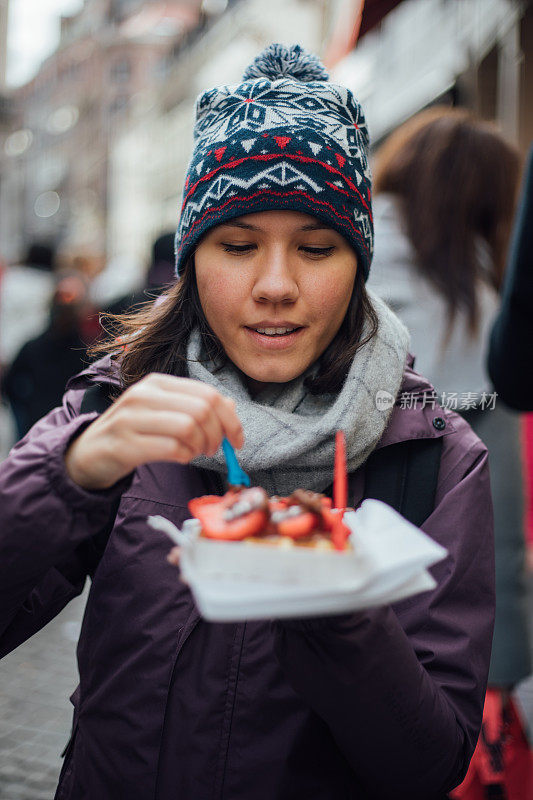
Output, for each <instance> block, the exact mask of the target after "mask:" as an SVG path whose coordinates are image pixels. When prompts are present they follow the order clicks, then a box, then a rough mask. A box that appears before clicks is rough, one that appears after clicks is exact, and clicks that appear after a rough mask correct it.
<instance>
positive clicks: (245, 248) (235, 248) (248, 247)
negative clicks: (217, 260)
mask: <svg viewBox="0 0 533 800" xmlns="http://www.w3.org/2000/svg"><path fill="white" fill-rule="evenodd" d="M222 247H223V248H224V250H225V252H226V253H250V252H251V251H252V250H253V249H254V248H255V244H230V243H229V242H222Z"/></svg>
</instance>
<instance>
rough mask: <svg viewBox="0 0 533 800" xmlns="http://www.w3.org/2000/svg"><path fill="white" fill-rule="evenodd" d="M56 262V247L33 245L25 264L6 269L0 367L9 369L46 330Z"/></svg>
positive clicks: (0, 291) (0, 302)
mask: <svg viewBox="0 0 533 800" xmlns="http://www.w3.org/2000/svg"><path fill="white" fill-rule="evenodd" d="M55 262H56V252H55V248H54V246H53V245H52V244H50V243H49V242H44V241H34V242H32V243H31V244H30V246H29V247H28V252H27V254H26V257H25V259H24V261H23V262H22V263H20V264H14V265H10V266H8V267H7V268H6V269H5V271H4V273H3V276H2V281H1V284H0V366H2V367H4V368H5V367H6V366H7V365H9V364H10V363H11V362H12V361H13V359H14V358H15V356H16V354H17V353H18V351H19V350H20V348H21V347H22V345H23V344H24V343H25V342H27V341H28V339H31V338H32V337H33V336H36V335H37V334H38V333H41V331H42V330H43V329H44V328H45V327H46V321H47V317H48V308H49V305H50V299H51V297H52V293H53V291H54V283H55V280H54V269H55Z"/></svg>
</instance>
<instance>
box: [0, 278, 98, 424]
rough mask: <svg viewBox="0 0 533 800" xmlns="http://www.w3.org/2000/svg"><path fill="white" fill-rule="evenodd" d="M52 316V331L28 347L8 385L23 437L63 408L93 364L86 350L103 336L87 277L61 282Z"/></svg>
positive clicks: (10, 370) (10, 372)
mask: <svg viewBox="0 0 533 800" xmlns="http://www.w3.org/2000/svg"><path fill="white" fill-rule="evenodd" d="M48 314H49V322H48V326H47V327H46V328H45V330H44V331H43V332H42V333H41V334H40V335H39V336H37V337H36V338H34V339H30V341H29V342H26V344H24V345H23V346H22V348H21V350H20V351H19V353H18V354H17V356H16V357H15V359H14V361H13V363H12V364H11V366H10V367H9V368H8V369H7V371H6V374H5V377H4V379H3V381H2V391H3V394H4V395H5V397H6V398H7V399H8V400H9V403H10V405H11V410H12V412H13V416H14V417H15V423H16V429H17V435H18V438H22V437H23V436H24V435H25V434H26V433H27V432H28V430H29V429H30V428H31V427H32V425H34V423H35V422H37V420H39V419H41V417H42V416H44V414H46V413H48V411H50V410H51V409H52V408H54V407H55V406H57V405H60V404H61V398H62V396H63V392H64V390H65V385H66V383H67V381H68V379H69V378H70V377H71V376H72V375H75V374H76V373H77V372H79V371H80V370H81V369H83V368H84V366H86V365H87V356H86V347H87V345H89V344H91V343H92V342H93V341H94V338H95V334H97V333H98V331H99V328H98V327H97V326H96V327H95V326H94V316H95V315H94V311H93V309H92V306H91V304H90V302H89V297H88V287H87V283H86V282H85V280H84V279H83V277H82V276H81V275H77V274H70V275H64V276H63V277H61V278H60V279H59V280H58V282H57V285H56V288H55V291H54V293H53V296H52V299H51V302H50V306H49V310H48Z"/></svg>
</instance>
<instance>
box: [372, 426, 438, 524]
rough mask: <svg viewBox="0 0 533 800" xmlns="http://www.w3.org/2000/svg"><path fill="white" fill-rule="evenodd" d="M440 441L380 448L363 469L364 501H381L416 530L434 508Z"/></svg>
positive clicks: (422, 441) (401, 443)
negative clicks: (365, 499)
mask: <svg viewBox="0 0 533 800" xmlns="http://www.w3.org/2000/svg"><path fill="white" fill-rule="evenodd" d="M441 453H442V437H436V438H434V439H411V440H409V441H407V442H398V443H397V444H392V445H389V446H388V447H380V448H379V449H378V450H374V452H373V453H371V455H370V456H369V458H368V460H367V462H366V466H365V491H364V497H365V498H367V497H372V498H374V499H376V500H382V501H383V502H384V503H387V504H388V505H389V506H392V508H394V509H396V511H398V512H399V513H400V514H401V515H402V516H403V517H405V519H407V520H409V522H412V523H413V525H416V526H417V527H420V525H422V523H423V522H424V521H425V520H426V519H427V518H428V517H429V515H430V514H431V512H432V511H433V509H434V507H435V495H436V492H437V483H438V477H439V467H440V457H441Z"/></svg>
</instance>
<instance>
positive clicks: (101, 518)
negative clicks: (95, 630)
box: [0, 389, 124, 656]
mask: <svg viewBox="0 0 533 800" xmlns="http://www.w3.org/2000/svg"><path fill="white" fill-rule="evenodd" d="M83 393H84V391H83V389H73V390H70V391H69V392H67V394H66V395H65V397H64V401H63V406H62V407H61V408H56V409H54V410H53V411H51V412H50V413H49V414H48V415H47V416H46V417H44V418H43V419H42V420H40V421H39V422H38V423H37V424H36V425H34V427H33V428H32V429H31V430H30V432H29V433H28V434H27V435H26V437H25V438H24V439H22V440H21V441H20V442H19V443H18V444H16V445H15V447H14V448H13V449H12V451H11V453H10V454H9V455H8V457H7V458H6V459H5V460H4V461H3V462H2V463H1V464H0V656H2V655H5V653H7V652H9V651H10V650H12V649H13V648H14V647H16V646H17V645H18V644H20V643H21V642H22V641H24V640H25V639H27V638H28V637H29V636H31V635H32V634H33V633H35V632H36V631H37V630H39V629H40V628H41V627H43V625H45V624H46V623H47V622H48V621H49V620H50V619H52V617H54V616H55V615H56V614H57V613H59V611H60V610H61V609H62V608H63V607H64V606H65V605H66V603H67V602H68V601H69V600H71V599H72V598H73V597H75V596H76V595H78V594H80V592H81V591H82V589H83V585H84V583H85V578H86V574H85V570H84V568H83V565H82V563H81V562H80V561H79V560H78V559H77V556H76V549H77V548H78V546H79V545H81V544H82V543H83V542H84V541H87V540H88V539H89V538H90V537H92V536H93V535H95V534H96V533H98V532H99V531H100V530H102V528H103V527H104V526H105V525H106V524H108V521H109V517H110V514H111V513H112V510H113V508H114V503H116V498H117V496H118V495H119V494H120V493H121V492H122V491H123V489H124V486H123V485H122V484H123V482H120V483H119V484H116V485H115V486H114V487H112V488H111V489H109V490H107V491H102V492H88V491H85V490H84V489H82V488H81V487H79V486H78V485H77V484H75V483H74V482H73V481H71V480H70V478H69V476H68V474H67V472H66V469H65V464H64V454H65V451H66V449H67V447H68V445H69V443H70V442H71V441H72V439H73V438H75V437H76V436H77V435H79V434H80V433H81V432H82V430H83V429H84V428H85V427H87V425H89V424H90V423H91V422H92V421H93V420H94V419H95V418H96V414H95V413H90V414H80V413H79V409H80V405H81V399H82V396H83Z"/></svg>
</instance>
